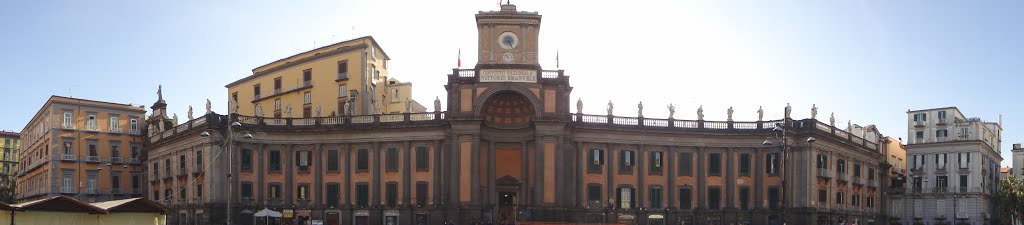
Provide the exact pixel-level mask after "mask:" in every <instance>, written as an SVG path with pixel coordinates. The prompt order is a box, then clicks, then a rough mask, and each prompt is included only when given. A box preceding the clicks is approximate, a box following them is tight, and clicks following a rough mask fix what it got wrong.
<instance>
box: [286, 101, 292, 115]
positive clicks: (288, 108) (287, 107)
mask: <svg viewBox="0 0 1024 225" xmlns="http://www.w3.org/2000/svg"><path fill="white" fill-rule="evenodd" d="M284 114H285V116H287V117H288V118H292V103H288V105H287V106H285V107H284Z"/></svg>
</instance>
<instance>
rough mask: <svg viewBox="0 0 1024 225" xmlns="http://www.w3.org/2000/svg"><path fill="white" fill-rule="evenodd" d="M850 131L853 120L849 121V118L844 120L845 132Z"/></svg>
mask: <svg viewBox="0 0 1024 225" xmlns="http://www.w3.org/2000/svg"><path fill="white" fill-rule="evenodd" d="M852 131H853V122H850V120H846V132H852Z"/></svg>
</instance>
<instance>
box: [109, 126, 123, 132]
mask: <svg viewBox="0 0 1024 225" xmlns="http://www.w3.org/2000/svg"><path fill="white" fill-rule="evenodd" d="M107 132H110V133H121V128H120V127H111V128H109V129H107Z"/></svg>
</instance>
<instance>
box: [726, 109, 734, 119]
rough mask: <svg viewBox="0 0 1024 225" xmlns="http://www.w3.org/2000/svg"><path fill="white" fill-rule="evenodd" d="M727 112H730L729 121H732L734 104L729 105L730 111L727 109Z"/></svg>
mask: <svg viewBox="0 0 1024 225" xmlns="http://www.w3.org/2000/svg"><path fill="white" fill-rule="evenodd" d="M726 113H728V114H729V121H732V113H733V111H732V106H729V111H726Z"/></svg>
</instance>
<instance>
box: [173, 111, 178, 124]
mask: <svg viewBox="0 0 1024 225" xmlns="http://www.w3.org/2000/svg"><path fill="white" fill-rule="evenodd" d="M173 115H174V117H172V119H173V121H174V122H173V124H174V125H178V113H174V114H173Z"/></svg>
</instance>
